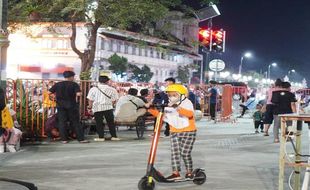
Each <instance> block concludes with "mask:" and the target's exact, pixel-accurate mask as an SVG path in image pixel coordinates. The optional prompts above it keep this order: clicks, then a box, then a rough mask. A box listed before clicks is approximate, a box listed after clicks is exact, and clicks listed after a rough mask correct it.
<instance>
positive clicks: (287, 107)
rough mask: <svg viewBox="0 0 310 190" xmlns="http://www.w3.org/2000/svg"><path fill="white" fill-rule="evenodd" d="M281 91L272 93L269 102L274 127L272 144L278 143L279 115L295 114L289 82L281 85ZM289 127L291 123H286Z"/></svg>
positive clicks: (293, 96) (294, 99)
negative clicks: (271, 107) (272, 111)
mask: <svg viewBox="0 0 310 190" xmlns="http://www.w3.org/2000/svg"><path fill="white" fill-rule="evenodd" d="M282 88H283V89H282V90H278V91H275V92H273V93H272V99H271V102H272V103H273V104H274V126H273V135H274V142H275V143H278V142H279V128H280V126H281V121H280V117H279V115H280V114H290V113H295V112H296V102H297V100H296V97H295V94H293V93H292V92H290V91H291V84H290V83H289V82H283V83H282ZM288 124H289V125H290V124H291V123H288Z"/></svg>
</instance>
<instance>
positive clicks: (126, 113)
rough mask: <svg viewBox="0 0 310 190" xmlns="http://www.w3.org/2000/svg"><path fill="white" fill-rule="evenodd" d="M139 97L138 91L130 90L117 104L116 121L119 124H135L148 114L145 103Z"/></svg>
mask: <svg viewBox="0 0 310 190" xmlns="http://www.w3.org/2000/svg"><path fill="white" fill-rule="evenodd" d="M137 95H138V90H137V89H135V88H130V89H129V90H128V94H127V95H125V96H122V97H121V98H120V99H119V100H118V101H117V103H116V108H115V120H116V121H117V122H120V123H121V122H135V121H136V120H137V119H138V117H140V116H143V115H144V114H145V113H146V109H145V107H144V106H145V102H144V101H143V100H141V99H140V98H139V97H137Z"/></svg>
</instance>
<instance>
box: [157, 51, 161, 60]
mask: <svg viewBox="0 0 310 190" xmlns="http://www.w3.org/2000/svg"><path fill="white" fill-rule="evenodd" d="M160 54H161V53H160V52H159V51H157V53H156V55H157V56H156V57H157V58H158V59H159V58H160Z"/></svg>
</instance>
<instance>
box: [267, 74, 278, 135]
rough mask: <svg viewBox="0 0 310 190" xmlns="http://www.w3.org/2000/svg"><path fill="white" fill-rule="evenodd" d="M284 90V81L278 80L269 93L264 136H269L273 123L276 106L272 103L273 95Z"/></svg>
mask: <svg viewBox="0 0 310 190" xmlns="http://www.w3.org/2000/svg"><path fill="white" fill-rule="evenodd" d="M279 90H282V80H281V79H277V80H276V82H275V83H274V85H273V86H271V88H269V89H268V91H267V101H266V108H265V109H266V112H265V115H264V136H269V132H268V131H269V128H270V126H271V124H272V123H273V119H274V118H273V114H274V113H273V110H274V104H273V103H272V102H271V99H272V94H273V92H275V91H279Z"/></svg>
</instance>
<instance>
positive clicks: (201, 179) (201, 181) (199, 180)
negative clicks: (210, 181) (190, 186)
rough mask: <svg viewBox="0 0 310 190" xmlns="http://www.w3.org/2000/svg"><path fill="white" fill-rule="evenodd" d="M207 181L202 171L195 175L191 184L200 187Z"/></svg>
mask: <svg viewBox="0 0 310 190" xmlns="http://www.w3.org/2000/svg"><path fill="white" fill-rule="evenodd" d="M206 181H207V176H206V174H205V173H204V172H203V171H199V172H197V173H196V175H195V177H194V179H193V183H194V184H196V185H202V184H204V183H205V182H206Z"/></svg>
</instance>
